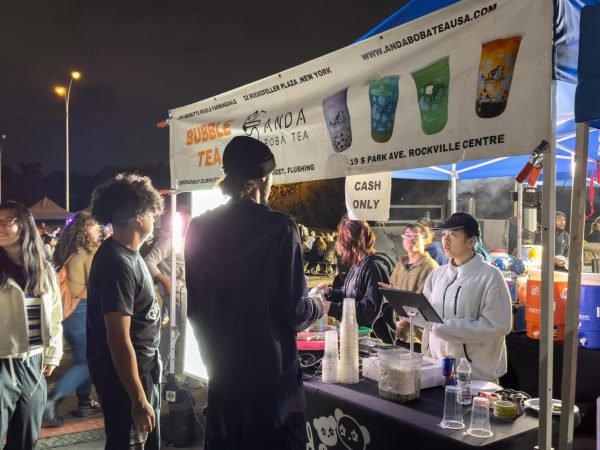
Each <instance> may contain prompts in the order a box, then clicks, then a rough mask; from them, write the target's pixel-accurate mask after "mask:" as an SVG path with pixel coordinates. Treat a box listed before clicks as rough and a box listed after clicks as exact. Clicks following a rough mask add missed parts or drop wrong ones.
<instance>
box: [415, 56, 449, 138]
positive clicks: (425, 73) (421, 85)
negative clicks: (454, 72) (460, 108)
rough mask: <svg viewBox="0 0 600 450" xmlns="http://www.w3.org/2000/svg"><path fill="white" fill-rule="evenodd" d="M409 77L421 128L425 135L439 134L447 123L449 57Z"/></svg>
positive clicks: (428, 65) (418, 70)
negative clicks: (413, 90) (411, 78)
mask: <svg viewBox="0 0 600 450" xmlns="http://www.w3.org/2000/svg"><path fill="white" fill-rule="evenodd" d="M411 75H412V77H413V80H414V81H415V85H416V87H417V98H418V100H419V111H420V112H421V128H422V129H423V132H424V133H425V134H436V133H439V132H440V131H442V130H443V129H444V127H445V126H446V123H447V122H448V90H449V85H450V57H449V56H445V57H443V58H440V59H438V60H436V61H434V62H432V63H430V64H427V65H426V66H424V67H421V68H420V69H417V70H415V71H413V72H411Z"/></svg>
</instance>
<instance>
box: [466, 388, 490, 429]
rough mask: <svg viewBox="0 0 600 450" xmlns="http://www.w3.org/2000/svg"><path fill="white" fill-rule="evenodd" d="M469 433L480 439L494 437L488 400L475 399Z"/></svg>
mask: <svg viewBox="0 0 600 450" xmlns="http://www.w3.org/2000/svg"><path fill="white" fill-rule="evenodd" d="M467 433H469V434H470V435H471V436H475V437H480V438H488V437H490V436H492V434H493V433H492V427H491V425H490V403H489V401H488V399H487V398H484V397H473V407H472V408H471V423H470V425H469V429H468V430H467Z"/></svg>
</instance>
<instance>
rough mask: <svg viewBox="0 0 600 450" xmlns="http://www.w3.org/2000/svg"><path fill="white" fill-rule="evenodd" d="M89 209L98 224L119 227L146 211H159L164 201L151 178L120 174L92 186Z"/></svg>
mask: <svg viewBox="0 0 600 450" xmlns="http://www.w3.org/2000/svg"><path fill="white" fill-rule="evenodd" d="M91 209H92V217H93V218H94V220H96V221H97V222H98V223H100V224H102V225H106V224H109V223H111V224H112V225H113V226H118V227H119V226H125V225H128V224H129V223H131V222H132V221H133V220H135V219H136V218H138V217H142V216H144V215H146V214H152V215H155V216H156V215H159V214H162V212H163V209H164V204H163V199H162V197H161V196H160V194H159V193H158V191H157V190H156V189H155V188H154V186H152V182H151V181H150V178H148V177H145V176H141V175H135V174H131V173H120V174H118V175H117V176H116V177H114V178H112V179H110V180H108V181H106V182H104V183H102V184H101V185H100V186H98V187H97V188H96V189H94V192H93V193H92V202H91Z"/></svg>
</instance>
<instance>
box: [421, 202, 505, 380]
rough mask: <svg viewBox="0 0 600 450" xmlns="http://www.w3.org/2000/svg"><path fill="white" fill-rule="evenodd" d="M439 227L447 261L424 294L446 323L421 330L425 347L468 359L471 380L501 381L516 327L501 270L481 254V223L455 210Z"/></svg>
mask: <svg viewBox="0 0 600 450" xmlns="http://www.w3.org/2000/svg"><path fill="white" fill-rule="evenodd" d="M439 229H441V230H442V245H443V248H444V253H445V254H446V256H447V257H448V258H449V260H450V261H449V263H448V264H446V265H443V266H440V267H438V268H437V269H435V270H434V271H433V272H432V273H431V274H430V275H429V277H428V278H427V280H426V281H425V288H424V290H423V294H424V295H425V297H427V299H428V300H429V302H430V303H431V304H432V305H433V307H434V308H435V310H436V312H437V313H438V314H439V315H440V317H442V319H444V323H439V324H438V323H436V324H432V325H431V324H430V325H428V326H426V328H425V331H424V333H423V346H422V348H423V350H424V353H426V354H429V355H431V356H433V357H434V358H437V359H442V358H443V357H444V355H452V356H454V357H455V358H456V360H457V361H458V360H459V359H460V358H461V357H465V358H467V360H468V361H469V363H470V364H471V368H472V371H473V378H474V379H478V380H487V381H497V380H498V378H499V377H501V376H502V375H504V374H505V373H506V370H507V359H506V344H505V339H504V337H505V335H507V334H508V333H509V332H510V330H511V328H512V310H511V300H510V294H509V292H508V287H507V286H506V283H505V281H504V277H503V276H502V273H501V272H500V270H499V269H498V268H496V267H493V266H491V265H490V264H487V263H486V262H485V261H484V259H483V257H482V256H481V255H480V254H479V253H478V247H479V246H480V245H481V239H480V230H479V223H478V222H477V220H476V219H475V218H473V217H472V216H471V215H469V214H466V213H455V214H452V215H451V216H450V217H449V218H448V220H446V222H444V223H443V224H442V225H441V226H440V227H439Z"/></svg>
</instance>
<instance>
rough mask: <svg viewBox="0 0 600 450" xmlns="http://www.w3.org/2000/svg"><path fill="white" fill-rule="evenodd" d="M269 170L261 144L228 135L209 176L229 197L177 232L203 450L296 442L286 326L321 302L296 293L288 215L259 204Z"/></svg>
mask: <svg viewBox="0 0 600 450" xmlns="http://www.w3.org/2000/svg"><path fill="white" fill-rule="evenodd" d="M274 169H275V158H274V156H273V153H271V150H270V149H269V147H267V146H266V145H265V144H263V143H262V142H260V141H258V140H255V139H252V138H249V137H246V136H238V137H235V138H233V139H232V140H231V141H230V142H229V144H228V145H227V146H226V147H225V151H224V154H223V171H224V173H225V176H224V177H223V178H222V179H221V180H220V182H219V187H220V188H221V190H222V191H223V193H224V194H226V195H228V196H229V197H230V200H229V201H228V202H227V204H225V205H223V206H221V207H219V208H216V209H214V210H212V211H209V212H207V213H205V214H203V215H202V216H200V217H197V218H195V219H194V220H193V221H192V223H191V225H190V227H189V229H188V232H187V236H186V242H185V269H186V285H187V290H188V317H189V320H190V322H191V324H192V328H193V330H194V334H195V336H196V339H197V341H198V345H199V347H200V353H201V355H202V359H203V361H204V363H205V365H206V368H207V371H208V376H209V390H208V407H207V418H206V434H205V443H204V448H205V449H207V450H214V449H222V448H232V449H233V448H235V449H256V448H264V449H271V450H276V449H296V448H297V449H305V448H306V424H305V417H304V392H303V388H302V374H301V372H300V368H299V364H298V354H297V349H296V342H295V334H296V332H298V331H301V330H303V329H305V328H306V327H308V326H309V325H311V324H312V323H313V322H314V321H316V320H317V319H318V318H319V317H320V316H321V315H322V311H323V309H322V304H321V302H320V301H318V300H315V299H311V298H306V297H304V296H303V295H304V291H305V286H306V281H305V278H304V271H303V260H302V249H301V246H300V239H299V236H298V231H297V229H296V224H295V223H294V220H293V219H292V218H291V217H290V216H288V215H286V214H283V213H280V212H276V211H273V210H271V209H270V208H268V207H267V206H266V204H267V199H268V197H269V192H270V189H271V184H272V172H273V170H274Z"/></svg>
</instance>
